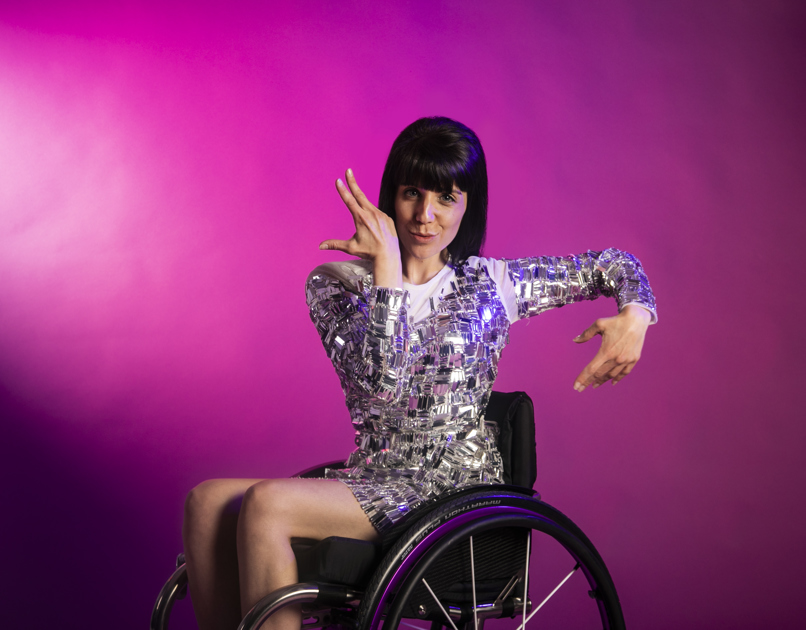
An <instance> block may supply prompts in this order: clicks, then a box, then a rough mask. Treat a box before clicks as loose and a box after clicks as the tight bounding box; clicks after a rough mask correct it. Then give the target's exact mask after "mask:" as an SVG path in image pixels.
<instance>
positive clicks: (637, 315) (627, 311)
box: [619, 304, 652, 324]
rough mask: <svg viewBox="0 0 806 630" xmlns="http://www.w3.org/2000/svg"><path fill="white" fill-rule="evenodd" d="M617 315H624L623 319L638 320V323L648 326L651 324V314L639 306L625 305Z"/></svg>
mask: <svg viewBox="0 0 806 630" xmlns="http://www.w3.org/2000/svg"><path fill="white" fill-rule="evenodd" d="M619 315H624V316H625V317H630V318H633V319H638V320H640V321H644V322H646V323H647V324H650V323H651V322H652V312H651V311H650V310H649V309H647V308H644V307H643V306H640V305H638V304H627V305H626V306H624V307H623V308H622V309H621V311H620V312H619Z"/></svg>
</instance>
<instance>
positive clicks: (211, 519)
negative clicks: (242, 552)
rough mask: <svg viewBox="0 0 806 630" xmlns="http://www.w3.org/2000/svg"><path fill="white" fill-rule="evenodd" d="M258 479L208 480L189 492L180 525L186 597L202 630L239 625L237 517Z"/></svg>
mask: <svg viewBox="0 0 806 630" xmlns="http://www.w3.org/2000/svg"><path fill="white" fill-rule="evenodd" d="M258 481H260V479H212V480H210V481H205V482H204V483H202V484H200V485H198V486H196V487H195V488H193V490H191V491H190V493H189V494H188V497H187V501H186V502H185V519H184V522H183V525H182V539H183V542H184V550H185V561H186V563H187V571H188V583H189V587H190V596H191V599H192V600H193V610H194V612H195V613H196V620H197V622H198V624H199V628H201V630H223V629H227V630H235V628H237V627H238V624H239V623H240V621H241V601H240V594H239V589H238V555H237V547H236V542H235V536H236V532H237V529H238V512H239V511H240V509H241V501H242V499H243V495H244V493H245V492H246V491H247V489H248V488H249V487H250V486H252V485H254V484H256V483H257V482H258Z"/></svg>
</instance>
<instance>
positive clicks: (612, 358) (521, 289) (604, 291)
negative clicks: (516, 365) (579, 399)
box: [505, 249, 657, 392]
mask: <svg viewBox="0 0 806 630" xmlns="http://www.w3.org/2000/svg"><path fill="white" fill-rule="evenodd" d="M505 262H506V269H507V273H506V276H507V280H508V281H509V282H508V283H507V284H509V283H511V284H509V286H510V291H511V295H512V299H513V300H514V303H515V306H513V307H512V310H513V311H514V310H517V319H522V318H525V317H531V316H534V315H537V314H539V313H542V312H544V311H546V310H549V309H552V308H557V307H560V306H564V305H566V304H569V303H572V302H579V301H582V300H595V299H596V298H598V297H611V298H615V300H616V303H617V304H618V309H619V314H618V315H616V316H615V317H606V318H601V319H598V320H596V321H595V322H594V323H593V324H592V325H591V326H590V327H589V328H588V329H587V330H585V332H583V333H582V334H581V335H579V336H578V337H577V338H576V339H574V341H576V342H577V343H584V342H585V341H589V340H590V339H592V338H593V337H594V336H595V335H602V346H601V348H600V349H599V352H597V354H596V356H595V357H594V358H593V361H591V362H590V363H589V364H588V365H587V366H585V369H584V370H582V372H581V373H580V375H579V376H578V377H577V378H576V380H575V381H574V389H576V390H577V391H579V392H581V391H584V390H585V389H586V388H587V387H588V386H590V385H593V386H594V387H598V386H599V385H601V384H602V383H604V382H605V381H608V380H611V379H612V380H613V383H614V384H615V383H617V382H619V381H620V380H621V379H623V378H624V377H625V376H627V375H628V374H629V373H630V372H631V371H632V369H633V367H634V366H635V364H636V362H637V361H638V359H639V358H640V356H641V348H642V347H643V344H644V337H645V335H646V330H647V327H648V326H649V324H651V323H654V322H655V321H656V320H657V315H656V310H655V297H654V295H653V293H652V289H651V287H650V286H649V280H648V279H647V277H646V274H645V273H644V270H643V267H642V266H641V262H640V261H639V260H638V259H637V258H636V257H635V256H633V255H632V254H629V253H627V252H622V251H620V250H618V249H606V250H604V251H601V252H595V251H589V252H586V253H584V254H581V255H579V256H567V257H553V256H542V257H539V258H523V259H518V260H507V261H505Z"/></svg>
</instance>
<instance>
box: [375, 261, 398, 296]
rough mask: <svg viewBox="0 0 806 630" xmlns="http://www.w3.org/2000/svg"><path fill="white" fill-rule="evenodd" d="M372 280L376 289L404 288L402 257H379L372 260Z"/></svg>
mask: <svg viewBox="0 0 806 630" xmlns="http://www.w3.org/2000/svg"><path fill="white" fill-rule="evenodd" d="M372 278H373V284H374V285H375V286H376V287H386V288H389V289H402V288H403V265H402V264H401V262H400V256H378V257H376V258H374V259H373V260H372Z"/></svg>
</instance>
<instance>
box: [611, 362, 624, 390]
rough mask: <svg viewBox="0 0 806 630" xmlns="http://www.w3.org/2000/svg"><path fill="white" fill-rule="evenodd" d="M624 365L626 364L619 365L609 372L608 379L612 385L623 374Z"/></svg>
mask: <svg viewBox="0 0 806 630" xmlns="http://www.w3.org/2000/svg"><path fill="white" fill-rule="evenodd" d="M626 367H627V366H626V365H619V366H617V367H615V368H614V369H613V370H612V371H611V372H610V380H611V381H612V383H613V385H615V384H616V383H618V382H619V381H620V380H621V379H622V378H623V376H622V375H623V374H624V370H625V369H626Z"/></svg>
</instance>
